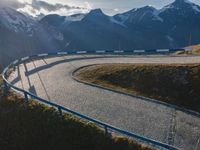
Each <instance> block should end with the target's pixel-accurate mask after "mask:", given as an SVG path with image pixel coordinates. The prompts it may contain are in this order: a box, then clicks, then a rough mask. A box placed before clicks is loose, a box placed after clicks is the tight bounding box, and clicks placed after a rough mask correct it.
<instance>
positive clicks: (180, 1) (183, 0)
mask: <svg viewBox="0 0 200 150" xmlns="http://www.w3.org/2000/svg"><path fill="white" fill-rule="evenodd" d="M172 5H175V6H182V5H196V4H194V3H192V2H190V1H189V0H175V1H174V2H173V3H172Z"/></svg>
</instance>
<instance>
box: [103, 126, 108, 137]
mask: <svg viewBox="0 0 200 150" xmlns="http://www.w3.org/2000/svg"><path fill="white" fill-rule="evenodd" d="M104 129H105V134H106V135H107V134H108V128H107V126H104Z"/></svg>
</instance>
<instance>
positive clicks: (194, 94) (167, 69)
mask: <svg viewBox="0 0 200 150" xmlns="http://www.w3.org/2000/svg"><path fill="white" fill-rule="evenodd" d="M199 75H200V65H199V64H192V65H155V64H149V65H148V64H146V65H143V64H140V65H134V64H103V65H95V66H90V67H85V68H83V69H81V70H79V71H78V72H76V73H75V77H76V78H78V79H79V80H83V81H86V82H90V83H94V84H99V85H102V86H105V87H109V88H114V89H117V90H121V91H125V92H128V93H135V94H139V95H143V96H146V97H150V98H155V99H158V100H160V101H164V102H167V103H170V104H175V105H178V106H180V107H185V108H187V109H191V110H194V111H198V112H200V92H199V91H200V76H199Z"/></svg>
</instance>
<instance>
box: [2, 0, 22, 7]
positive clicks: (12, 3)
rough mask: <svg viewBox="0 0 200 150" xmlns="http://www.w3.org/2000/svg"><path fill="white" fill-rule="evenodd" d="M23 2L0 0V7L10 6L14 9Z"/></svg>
mask: <svg viewBox="0 0 200 150" xmlns="http://www.w3.org/2000/svg"><path fill="white" fill-rule="evenodd" d="M24 6H25V4H23V3H21V2H19V1H17V0H0V7H11V8H14V9H17V8H21V7H24Z"/></svg>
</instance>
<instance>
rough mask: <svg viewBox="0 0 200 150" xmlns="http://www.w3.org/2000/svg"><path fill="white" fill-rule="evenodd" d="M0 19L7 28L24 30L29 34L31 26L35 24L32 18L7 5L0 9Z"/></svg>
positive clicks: (31, 31) (31, 30)
mask: <svg viewBox="0 0 200 150" xmlns="http://www.w3.org/2000/svg"><path fill="white" fill-rule="evenodd" d="M0 21H1V22H2V24H3V25H4V26H5V27H7V28H8V29H9V30H11V31H14V32H25V33H27V34H28V35H29V36H32V34H33V28H35V27H36V26H37V23H36V22H35V21H34V20H32V19H30V18H28V17H26V16H25V15H23V14H21V13H19V12H17V11H15V10H13V9H12V8H8V7H5V8H1V9H0Z"/></svg>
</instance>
